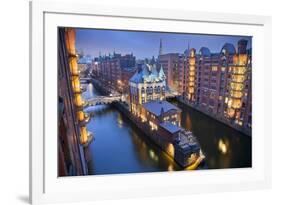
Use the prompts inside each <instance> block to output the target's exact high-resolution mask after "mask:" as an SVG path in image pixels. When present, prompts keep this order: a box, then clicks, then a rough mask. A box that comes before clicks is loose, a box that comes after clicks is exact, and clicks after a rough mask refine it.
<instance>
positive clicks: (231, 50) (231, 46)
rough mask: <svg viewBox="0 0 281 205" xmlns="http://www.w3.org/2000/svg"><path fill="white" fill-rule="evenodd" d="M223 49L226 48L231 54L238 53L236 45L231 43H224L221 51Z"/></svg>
mask: <svg viewBox="0 0 281 205" xmlns="http://www.w3.org/2000/svg"><path fill="white" fill-rule="evenodd" d="M223 50H225V51H226V52H227V53H228V54H231V55H233V54H235V53H236V50H235V47H234V45H233V44H231V43H226V44H224V46H223V47H222V49H221V52H223Z"/></svg>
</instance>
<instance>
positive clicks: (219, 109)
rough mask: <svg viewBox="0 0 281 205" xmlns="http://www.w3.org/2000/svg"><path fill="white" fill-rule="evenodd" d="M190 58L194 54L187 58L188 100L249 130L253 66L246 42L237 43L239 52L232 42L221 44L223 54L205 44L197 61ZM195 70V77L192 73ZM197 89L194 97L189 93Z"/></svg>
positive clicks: (217, 117) (211, 113)
mask: <svg viewBox="0 0 281 205" xmlns="http://www.w3.org/2000/svg"><path fill="white" fill-rule="evenodd" d="M191 50H192V49H191ZM191 59H192V58H191V56H189V58H188V59H187V61H188V62H189V65H188V66H189V68H187V69H186V70H187V74H186V76H187V80H186V82H187V84H186V96H185V100H186V102H188V103H189V104H191V105H192V104H193V105H194V106H196V108H197V109H198V110H200V111H203V112H204V113H206V114H208V115H211V116H212V117H214V118H216V119H219V120H220V121H222V122H225V123H227V124H229V125H231V126H232V127H235V128H238V129H239V130H242V131H246V132H248V131H250V130H251V121H252V117H251V116H252V114H251V109H252V99H251V67H252V66H251V50H249V49H248V50H247V41H246V40H243V39H242V40H240V41H239V42H238V49H237V52H236V49H235V47H234V45H232V44H229V43H226V44H225V45H224V46H223V47H222V49H221V51H220V53H211V52H210V50H209V49H208V48H206V47H202V48H201V49H200V50H199V53H198V54H196V55H195V57H193V59H194V60H193V59H192V60H191ZM194 61H195V63H194ZM193 70H195V78H194V77H193V75H190V71H193ZM190 77H191V78H192V79H191V81H190V80H189V78H190ZM190 82H192V83H191V84H190ZM193 82H194V83H193ZM194 85H195V87H194ZM194 90H195V92H194V96H193V95H190V94H192V93H193V91H194ZM190 91H191V92H190ZM190 98H191V99H192V103H190ZM248 134H249V132H248Z"/></svg>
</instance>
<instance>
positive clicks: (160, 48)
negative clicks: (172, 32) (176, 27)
mask: <svg viewBox="0 0 281 205" xmlns="http://www.w3.org/2000/svg"><path fill="white" fill-rule="evenodd" d="M162 52H163V50H162V38H160V46H159V56H160V55H162V54H163V53H162Z"/></svg>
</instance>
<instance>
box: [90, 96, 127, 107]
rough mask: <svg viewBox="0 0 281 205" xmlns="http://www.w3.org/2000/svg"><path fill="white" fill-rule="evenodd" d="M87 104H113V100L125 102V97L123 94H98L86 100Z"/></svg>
mask: <svg viewBox="0 0 281 205" xmlns="http://www.w3.org/2000/svg"><path fill="white" fill-rule="evenodd" d="M85 101H86V102H87V103H86V105H87V106H94V105H104V104H111V103H113V102H124V101H125V97H124V96H123V95H118V96H96V97H93V98H90V99H87V100H85Z"/></svg>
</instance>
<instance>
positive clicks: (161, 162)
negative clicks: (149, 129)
mask: <svg viewBox="0 0 281 205" xmlns="http://www.w3.org/2000/svg"><path fill="white" fill-rule="evenodd" d="M89 91H90V90H87V92H89ZM93 92H94V94H93V95H96V94H98V93H97V91H96V90H95V88H93ZM85 95H86V96H89V95H87V94H86V93H85ZM85 111H86V112H88V113H92V114H93V116H94V117H93V118H91V121H90V123H89V124H88V125H87V127H88V130H89V131H91V132H93V133H94V136H95V141H94V142H93V143H91V144H90V146H89V150H90V154H91V157H92V161H91V162H90V163H88V166H90V171H89V174H113V173H114V174H117V173H136V172H154V171H167V170H180V169H181V167H179V166H178V165H177V164H175V162H174V161H173V160H172V159H171V158H170V157H169V156H168V155H166V154H165V153H164V152H162V150H161V149H160V148H159V147H158V146H156V145H155V144H154V143H153V142H151V141H150V140H149V139H148V137H147V136H145V135H144V134H143V133H142V132H141V131H140V130H139V129H138V128H137V127H135V126H134V125H133V124H132V123H131V122H130V120H128V119H127V118H126V117H125V116H123V115H122V114H121V113H120V112H119V111H118V110H117V109H116V108H114V107H112V106H110V105H99V106H93V107H88V108H87V109H85Z"/></svg>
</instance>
